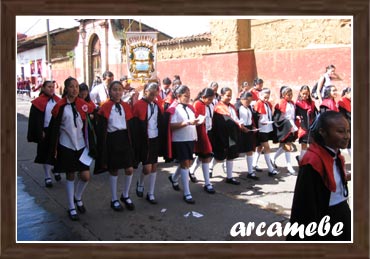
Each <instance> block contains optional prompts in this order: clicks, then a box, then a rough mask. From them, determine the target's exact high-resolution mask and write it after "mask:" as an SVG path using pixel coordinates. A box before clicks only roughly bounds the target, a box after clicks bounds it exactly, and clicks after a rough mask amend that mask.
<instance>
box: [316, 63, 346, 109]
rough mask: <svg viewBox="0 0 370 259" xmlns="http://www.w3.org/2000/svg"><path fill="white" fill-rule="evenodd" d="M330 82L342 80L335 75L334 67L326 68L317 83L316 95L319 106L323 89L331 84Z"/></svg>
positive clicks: (322, 96)
mask: <svg viewBox="0 0 370 259" xmlns="http://www.w3.org/2000/svg"><path fill="white" fill-rule="evenodd" d="M332 80H342V78H340V76H339V75H338V74H337V73H335V66H334V65H329V66H327V67H326V71H325V73H324V74H323V75H322V76H320V78H319V81H318V82H317V90H316V94H317V97H318V100H319V104H321V102H322V101H323V98H324V92H325V89H326V88H327V87H329V86H331V85H332V84H333V82H332Z"/></svg>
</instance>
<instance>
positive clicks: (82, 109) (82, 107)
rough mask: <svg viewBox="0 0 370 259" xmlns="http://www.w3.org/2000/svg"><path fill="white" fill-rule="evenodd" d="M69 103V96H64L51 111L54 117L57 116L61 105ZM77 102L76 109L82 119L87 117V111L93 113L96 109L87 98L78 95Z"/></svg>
mask: <svg viewBox="0 0 370 259" xmlns="http://www.w3.org/2000/svg"><path fill="white" fill-rule="evenodd" d="M66 104H67V97H64V98H62V99H61V100H60V101H59V102H57V104H56V105H55V106H54V108H53V110H52V111H51V114H52V115H53V117H55V118H56V117H57V115H58V113H59V110H60V107H62V106H65V105H66ZM75 104H76V110H77V111H78V113H79V114H80V116H81V119H82V120H85V119H86V113H92V112H93V111H94V109H93V108H92V107H91V105H89V104H88V103H87V102H86V101H85V100H83V99H81V98H79V97H77V98H76V100H75Z"/></svg>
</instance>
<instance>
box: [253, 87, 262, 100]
mask: <svg viewBox="0 0 370 259" xmlns="http://www.w3.org/2000/svg"><path fill="white" fill-rule="evenodd" d="M260 92H261V91H258V90H257V89H255V88H252V89H251V90H250V93H251V94H252V99H253V101H258V100H259V99H260V98H259V93H260Z"/></svg>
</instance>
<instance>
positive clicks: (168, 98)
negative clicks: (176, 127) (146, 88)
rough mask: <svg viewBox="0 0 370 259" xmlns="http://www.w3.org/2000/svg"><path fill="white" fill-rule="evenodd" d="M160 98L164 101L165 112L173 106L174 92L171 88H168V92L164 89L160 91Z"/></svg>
mask: <svg viewBox="0 0 370 259" xmlns="http://www.w3.org/2000/svg"><path fill="white" fill-rule="evenodd" d="M159 96H160V97H161V99H162V100H163V103H162V104H163V110H164V111H165V110H167V109H168V107H169V106H170V105H171V104H172V102H173V100H174V99H173V96H172V91H171V89H170V88H168V89H167V90H164V89H161V90H160V91H159Z"/></svg>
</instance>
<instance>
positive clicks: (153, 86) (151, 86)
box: [144, 82, 159, 91]
mask: <svg viewBox="0 0 370 259" xmlns="http://www.w3.org/2000/svg"><path fill="white" fill-rule="evenodd" d="M154 89H155V90H156V91H158V90H159V86H158V83H156V82H151V83H148V84H145V85H144V91H152V90H154Z"/></svg>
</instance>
